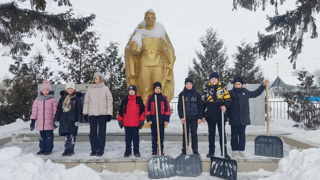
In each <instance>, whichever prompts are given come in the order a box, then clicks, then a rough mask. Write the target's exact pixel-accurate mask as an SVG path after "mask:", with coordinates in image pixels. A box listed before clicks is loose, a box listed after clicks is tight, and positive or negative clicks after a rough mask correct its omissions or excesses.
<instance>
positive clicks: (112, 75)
mask: <svg viewBox="0 0 320 180" xmlns="http://www.w3.org/2000/svg"><path fill="white" fill-rule="evenodd" d="M96 67H98V71H100V72H101V73H103V74H104V75H105V77H104V79H105V82H106V85H107V86H108V87H109V89H110V91H111V93H112V97H113V118H116V114H117V112H118V111H119V106H120V104H121V100H122V99H123V98H124V97H125V96H127V95H128V91H127V81H126V74H125V65H124V61H123V60H122V58H121V57H119V48H118V43H113V42H110V46H109V47H106V48H105V52H104V53H102V54H101V57H100V58H99V60H98V61H97V62H96Z"/></svg>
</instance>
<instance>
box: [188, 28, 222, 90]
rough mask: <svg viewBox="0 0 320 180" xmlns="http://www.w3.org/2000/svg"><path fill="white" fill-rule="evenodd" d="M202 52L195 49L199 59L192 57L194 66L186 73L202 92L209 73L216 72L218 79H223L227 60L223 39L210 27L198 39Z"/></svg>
mask: <svg viewBox="0 0 320 180" xmlns="http://www.w3.org/2000/svg"><path fill="white" fill-rule="evenodd" d="M200 42H201V45H202V47H203V51H204V53H202V52H200V51H197V52H196V54H197V57H198V59H199V61H198V60H196V59H195V58H194V59H193V65H194V67H193V68H192V69H191V68H189V72H188V75H189V77H192V78H193V79H194V85H195V88H196V89H197V90H198V91H199V92H200V93H202V92H203V85H204V84H205V83H207V82H208V78H209V75H210V73H212V72H217V73H218V74H219V76H220V81H223V80H224V78H225V76H226V75H227V69H228V67H227V60H228V57H227V55H226V47H224V45H223V41H222V40H220V39H219V38H218V33H217V32H216V31H214V30H213V29H212V28H209V29H208V30H207V33H206V35H205V36H204V37H202V38H201V39H200Z"/></svg>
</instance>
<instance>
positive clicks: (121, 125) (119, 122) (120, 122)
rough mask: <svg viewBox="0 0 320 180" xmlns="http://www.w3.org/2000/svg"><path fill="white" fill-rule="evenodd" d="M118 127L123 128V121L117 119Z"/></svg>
mask: <svg viewBox="0 0 320 180" xmlns="http://www.w3.org/2000/svg"><path fill="white" fill-rule="evenodd" d="M118 124H119V127H120V128H121V129H122V128H123V121H118Z"/></svg>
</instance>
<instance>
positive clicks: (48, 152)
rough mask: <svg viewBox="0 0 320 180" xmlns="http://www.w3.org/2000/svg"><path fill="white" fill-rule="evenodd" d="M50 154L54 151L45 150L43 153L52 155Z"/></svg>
mask: <svg viewBox="0 0 320 180" xmlns="http://www.w3.org/2000/svg"><path fill="white" fill-rule="evenodd" d="M50 154H52V151H45V152H44V153H43V155H46V156H47V155H50Z"/></svg>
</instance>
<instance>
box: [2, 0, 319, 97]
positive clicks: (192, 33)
mask: <svg viewBox="0 0 320 180" xmlns="http://www.w3.org/2000/svg"><path fill="white" fill-rule="evenodd" d="M48 1H50V0H48ZM0 2H10V1H9V0H0ZM294 2H295V1H289V0H288V2H287V3H286V4H285V5H284V6H280V7H279V9H280V11H279V12H280V13H283V12H285V10H289V9H292V8H294V7H295V4H294ZM71 3H72V4H73V9H74V13H75V15H76V16H87V15H89V14H90V13H94V14H96V16H97V17H96V20H95V21H94V26H93V27H92V28H91V30H95V31H96V32H97V33H98V34H100V35H101V40H100V43H99V44H100V45H101V46H100V49H101V50H103V48H104V47H106V46H109V42H110V41H113V42H118V43H119V44H120V46H119V48H120V54H121V56H123V55H124V47H125V45H126V44H127V42H128V39H129V38H130V35H131V34H132V32H133V30H134V28H135V27H136V26H137V24H138V23H140V22H141V21H142V20H143V18H144V13H145V12H146V11H147V10H149V9H153V10H154V11H155V13H156V17H157V21H158V22H160V23H162V24H163V26H164V27H165V28H166V31H167V33H168V35H169V38H170V39H171V41H172V44H173V46H174V48H175V52H176V62H175V65H174V76H175V94H176V93H178V92H179V91H181V90H182V87H183V85H184V79H185V78H186V76H187V70H188V67H192V59H193V58H194V57H196V55H195V51H196V50H200V51H202V47H201V45H200V42H199V39H200V38H201V37H202V36H204V35H205V34H206V30H207V29H208V28H213V29H215V30H217V32H218V34H219V38H220V39H222V40H223V41H224V45H225V47H226V48H227V55H228V56H229V60H228V62H229V64H230V66H231V65H232V63H233V57H232V55H233V54H234V53H235V52H236V46H239V45H240V43H241V41H246V42H247V43H254V42H256V41H257V33H258V32H259V31H260V32H265V31H264V28H265V27H266V26H267V25H268V22H267V20H266V15H267V14H269V15H270V16H273V14H274V7H272V6H270V5H269V6H268V7H267V10H266V11H260V10H258V11H257V12H251V11H248V10H244V9H238V10H237V11H232V8H233V6H232V0H228V1H222V0H161V1H155V0H134V1H133V0H117V1H101V0H100V1H99V0H91V1H88V0H71ZM19 6H20V7H21V8H30V5H29V4H28V3H22V4H21V3H19ZM66 9H68V8H61V7H57V6H56V4H55V3H53V2H49V3H48V8H47V10H48V11H50V12H55V13H57V12H63V11H64V10H66ZM319 17H320V15H319V14H317V15H316V18H319ZM317 25H318V27H320V23H319V21H318V22H317ZM33 41H35V40H33ZM319 47H320V40H319V38H318V39H310V38H309V37H306V38H305V40H304V46H303V49H302V51H303V53H302V54H301V55H299V58H298V61H297V69H301V68H302V67H305V68H306V69H307V70H308V71H310V72H312V71H314V70H315V69H316V68H317V67H319V65H320V63H319V60H320V54H319V53H318V51H319V50H318V49H319ZM36 49H37V50H41V49H42V48H41V46H39V47H36ZM3 50H4V48H3V47H2V46H0V52H3ZM43 52H44V54H45V51H43ZM278 52H279V53H278V54H277V55H276V56H274V57H273V58H272V59H267V60H266V61H263V60H262V59H259V60H258V62H257V65H260V67H261V68H262V69H263V73H264V75H265V77H266V78H267V79H269V80H270V81H271V82H272V81H273V80H274V79H275V78H276V76H277V73H279V76H280V77H285V76H290V75H291V72H292V71H293V69H292V64H290V63H289V60H288V59H287V57H288V56H289V55H290V52H289V51H288V50H279V51H278ZM48 57H50V56H48ZM50 58H52V56H51V57H50ZM50 58H49V59H48V62H47V65H48V66H50V67H52V68H53V69H57V63H55V62H51V61H54V60H53V59H50ZM10 63H13V61H12V60H10V58H8V57H1V66H0V78H2V77H3V76H4V74H6V73H7V72H8V67H9V64H10ZM277 63H278V67H279V69H278V71H277Z"/></svg>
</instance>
